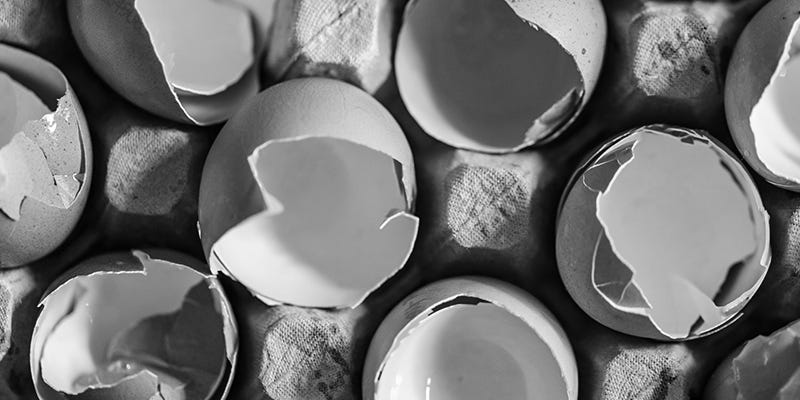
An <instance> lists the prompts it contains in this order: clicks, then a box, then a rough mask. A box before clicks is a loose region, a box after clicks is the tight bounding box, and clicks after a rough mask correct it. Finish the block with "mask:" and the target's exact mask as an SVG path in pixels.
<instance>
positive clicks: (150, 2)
mask: <svg viewBox="0 0 800 400" xmlns="http://www.w3.org/2000/svg"><path fill="white" fill-rule="evenodd" d="M136 10H137V11H138V12H139V15H140V16H141V18H142V22H143V23H144V25H145V27H146V28H147V31H148V32H149V33H150V40H151V41H152V43H153V46H154V47H155V51H156V54H157V55H158V58H159V60H161V63H162V65H163V66H164V72H165V74H166V77H167V81H168V82H169V83H170V84H171V85H172V86H173V87H174V88H175V89H179V90H182V91H184V92H188V93H189V94H199V95H213V94H217V93H220V92H222V91H224V90H225V89H227V88H228V87H230V86H232V85H233V84H234V83H236V82H237V81H239V80H240V79H241V78H242V76H243V75H244V74H245V72H247V70H248V69H249V68H250V66H251V65H252V64H253V60H254V57H255V56H254V54H253V52H254V47H255V44H254V38H253V35H254V31H253V29H252V23H251V19H250V14H249V13H248V12H247V10H246V9H244V8H242V7H239V6H237V5H231V4H226V3H225V2H222V1H212V0H169V1H165V0H136Z"/></svg>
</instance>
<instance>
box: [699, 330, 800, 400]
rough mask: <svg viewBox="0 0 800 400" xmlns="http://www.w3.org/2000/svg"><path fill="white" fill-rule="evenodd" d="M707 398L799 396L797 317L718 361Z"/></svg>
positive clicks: (745, 399) (787, 398)
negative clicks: (795, 319) (770, 333)
mask: <svg viewBox="0 0 800 400" xmlns="http://www.w3.org/2000/svg"><path fill="white" fill-rule="evenodd" d="M704 398H705V399H706V400H733V399H735V400H761V399H774V400H795V399H798V398H800V321H795V322H793V323H791V324H789V325H788V326H786V327H783V328H781V329H779V330H777V331H775V332H774V333H773V334H772V335H770V336H767V337H764V336H759V337H756V338H755V339H752V340H750V341H749V342H747V343H745V345H744V346H742V347H740V348H739V349H738V350H736V351H734V352H733V354H731V355H730V356H729V357H728V358H727V359H726V360H725V361H723V362H722V364H720V366H719V367H718V368H717V371H716V372H714V375H712V377H711V380H710V381H709V382H708V384H707V385H706V392H705V397H704Z"/></svg>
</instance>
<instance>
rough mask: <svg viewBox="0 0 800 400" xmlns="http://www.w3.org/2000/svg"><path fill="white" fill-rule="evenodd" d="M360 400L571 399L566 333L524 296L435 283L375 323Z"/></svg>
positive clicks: (494, 287)
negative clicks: (375, 330)
mask: <svg viewBox="0 0 800 400" xmlns="http://www.w3.org/2000/svg"><path fill="white" fill-rule="evenodd" d="M362 385H363V396H364V399H369V400H372V399H375V400H389V399H408V400H416V399H420V400H423V399H429V398H436V399H464V398H498V399H527V398H547V399H553V400H557V399H570V400H574V399H577V396H578V369H577V366H576V363H575V358H574V356H573V353H572V348H571V346H570V344H569V342H568V341H567V337H566V334H565V333H564V331H563V330H562V329H561V326H560V325H559V323H558V321H556V319H555V317H554V316H553V315H552V314H551V313H550V312H549V311H548V310H547V309H546V308H545V307H544V306H543V305H542V304H541V303H539V301H538V300H536V299H535V298H533V297H532V296H531V295H530V294H528V293H526V292H524V291H523V290H521V289H519V288H517V287H515V286H512V285H510V284H507V283H504V282H501V281H497V280H494V279H489V278H481V277H463V278H453V279H447V280H443V281H439V282H436V283H433V284H431V285H428V286H426V287H423V288H422V289H420V290H418V291H416V292H414V293H412V294H411V295H410V296H408V297H407V298H406V299H405V300H403V301H402V302H401V303H400V304H399V305H397V306H396V307H395V308H394V309H393V310H392V311H391V312H390V313H389V315H388V316H387V317H386V319H384V321H383V323H381V325H380V327H379V328H378V330H377V332H376V333H375V336H374V338H373V339H372V343H371V344H370V347H369V350H368V352H367V358H366V362H365V365H364V375H363V380H362Z"/></svg>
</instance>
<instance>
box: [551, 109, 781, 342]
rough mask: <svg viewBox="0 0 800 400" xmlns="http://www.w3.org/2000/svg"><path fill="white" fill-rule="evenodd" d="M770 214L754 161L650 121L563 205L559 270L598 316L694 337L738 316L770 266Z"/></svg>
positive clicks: (646, 330) (606, 153)
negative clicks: (749, 163)
mask: <svg viewBox="0 0 800 400" xmlns="http://www.w3.org/2000/svg"><path fill="white" fill-rule="evenodd" d="M768 220H769V217H768V216H767V213H766V211H765V210H764V206H763V205H762V203H761V198H760V197H759V194H758V192H757V190H756V188H755V186H754V183H753V181H752V180H751V179H750V177H749V175H748V174H747V172H746V170H745V169H744V167H743V166H742V165H741V164H740V163H739V162H738V161H737V160H736V159H735V158H734V157H733V156H732V155H731V154H730V152H729V151H728V150H727V149H725V148H724V147H723V146H722V145H721V144H720V143H718V142H717V141H716V140H715V139H713V138H711V137H710V136H708V135H707V134H705V133H704V132H701V131H693V130H689V129H684V128H677V127H670V126H663V125H651V126H647V127H643V128H639V129H635V130H632V131H629V132H626V133H624V134H622V135H620V136H618V137H616V138H615V139H612V140H611V141H609V142H607V143H606V144H605V145H604V146H602V147H601V148H600V149H599V150H598V151H596V152H595V153H594V154H593V155H592V156H591V157H590V158H589V160H588V161H587V162H586V163H585V164H584V165H583V166H582V167H581V168H580V169H579V170H578V171H577V172H576V174H575V175H574V176H573V178H572V180H571V183H570V185H569V186H568V188H567V191H566V193H565V194H564V198H563V200H562V204H561V210H560V215H559V220H558V229H557V243H556V245H557V258H558V265H559V270H560V273H561V277H562V279H563V281H564V284H565V285H566V287H567V290H568V291H569V292H570V295H571V296H572V298H573V299H574V300H575V301H576V302H577V303H578V305H579V306H580V307H581V308H583V310H584V311H585V312H586V313H587V314H589V315H590V316H591V317H592V318H594V319H595V320H597V321H598V322H600V323H602V324H604V325H606V326H608V327H610V328H612V329H615V330H617V331H620V332H623V333H627V334H630V335H635V336H641V337H648V338H653V339H661V340H684V339H692V338H696V337H699V336H703V335H707V334H709V333H712V332H714V331H716V330H719V329H721V328H723V327H724V326H726V325H728V324H729V323H731V322H733V321H734V320H736V319H737V318H738V317H739V316H740V315H741V311H742V309H743V308H744V306H745V304H746V303H747V302H748V301H749V300H750V298H751V297H752V296H753V294H754V292H755V291H756V289H757V288H758V286H759V285H760V284H761V282H762V280H763V279H764V276H765V275H766V272H767V267H768V265H769V261H770V248H769V226H768Z"/></svg>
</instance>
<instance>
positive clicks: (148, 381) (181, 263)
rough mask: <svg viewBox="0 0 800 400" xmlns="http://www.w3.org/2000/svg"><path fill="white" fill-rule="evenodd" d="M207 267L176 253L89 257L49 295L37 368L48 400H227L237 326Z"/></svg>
mask: <svg viewBox="0 0 800 400" xmlns="http://www.w3.org/2000/svg"><path fill="white" fill-rule="evenodd" d="M205 270H207V267H206V266H204V265H202V264H200V263H199V262H198V261H196V260H194V259H191V258H189V257H187V256H184V255H181V254H179V253H174V252H171V251H160V250H149V251H146V252H145V251H138V250H134V251H132V252H130V253H116V254H108V255H103V256H98V257H95V258H92V259H89V260H87V261H85V262H83V263H81V264H79V265H78V266H77V267H75V268H73V269H72V270H70V271H69V272H67V273H66V274H64V275H62V276H61V277H60V278H59V279H58V280H56V282H55V283H54V284H53V285H52V286H51V289H50V290H48V292H47V293H46V294H45V296H44V298H43V300H42V302H41V303H40V305H41V307H42V312H41V314H40V316H39V319H38V320H37V322H36V327H35V328H34V332H33V338H32V346H31V350H30V351H31V358H30V359H31V373H32V375H33V379H34V386H35V388H36V393H37V394H38V396H39V398H40V399H42V400H55V399H68V398H69V399H110V398H113V399H120V400H123V399H150V398H152V399H156V398H158V399H164V400H183V399H187V400H188V399H198V400H203V399H207V400H222V399H224V398H225V396H226V395H227V392H228V390H229V389H230V383H231V382H232V376H233V371H234V370H235V365H236V354H237V346H238V344H237V343H238V342H237V336H236V325H235V321H234V319H233V313H232V310H231V307H230V304H229V302H228V300H227V298H226V297H225V294H224V293H223V291H222V287H221V285H220V284H219V282H218V281H217V280H216V278H214V277H213V276H210V275H208V274H207V273H206V272H204V271H205Z"/></svg>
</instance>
